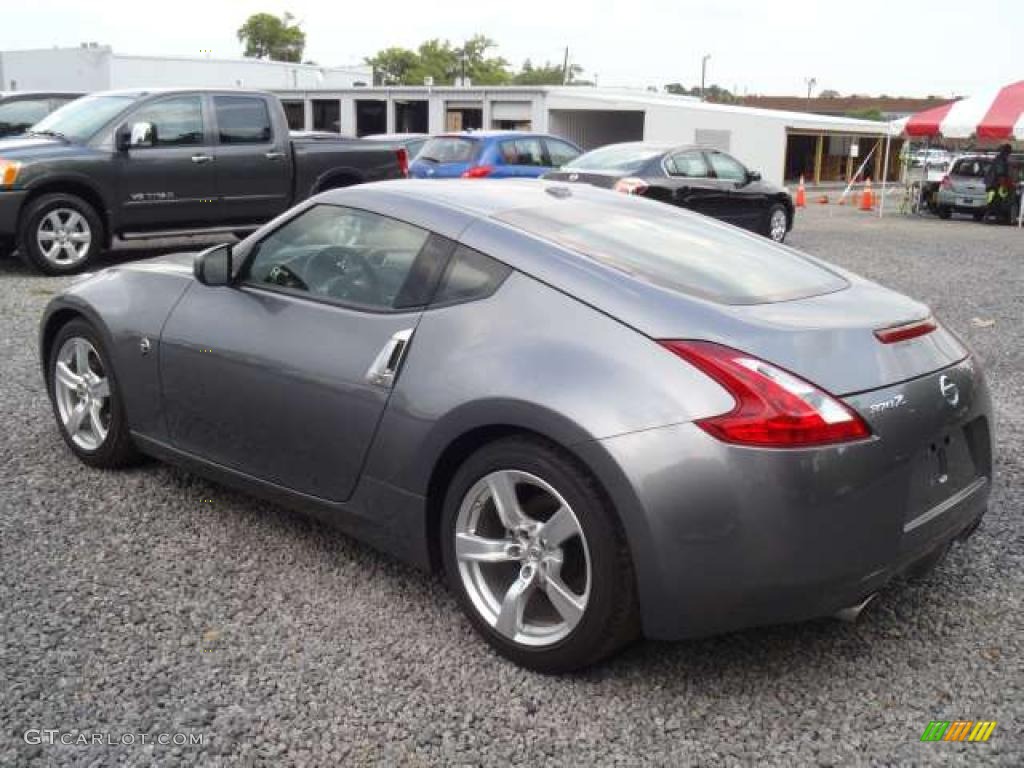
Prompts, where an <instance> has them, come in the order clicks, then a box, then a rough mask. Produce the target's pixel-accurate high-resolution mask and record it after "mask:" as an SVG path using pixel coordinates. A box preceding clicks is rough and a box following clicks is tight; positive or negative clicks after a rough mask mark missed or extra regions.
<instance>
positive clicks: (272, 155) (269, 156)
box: [263, 150, 284, 160]
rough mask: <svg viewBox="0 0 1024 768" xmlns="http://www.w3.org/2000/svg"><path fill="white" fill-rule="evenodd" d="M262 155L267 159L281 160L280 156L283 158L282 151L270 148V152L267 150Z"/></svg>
mask: <svg viewBox="0 0 1024 768" xmlns="http://www.w3.org/2000/svg"><path fill="white" fill-rule="evenodd" d="M263 156H264V157H265V158H267V160H281V159H282V158H284V152H277V151H276V150H271V151H270V152H267V153H266V154H264V155H263Z"/></svg>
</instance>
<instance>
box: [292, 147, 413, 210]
mask: <svg viewBox="0 0 1024 768" xmlns="http://www.w3.org/2000/svg"><path fill="white" fill-rule="evenodd" d="M292 156H293V160H294V165H295V187H294V188H295V199H294V200H293V201H292V202H293V203H297V202H300V201H302V200H305V199H306V198H307V197H309V196H310V195H312V194H315V193H316V192H319V191H321V190H323V189H328V188H330V187H331V186H347V184H333V185H332V180H336V181H337V180H345V181H346V182H348V183H352V182H353V181H354V182H355V183H361V182H367V181H382V180H384V179H397V178H401V175H402V173H401V169H400V167H399V164H398V153H397V149H396V148H394V147H388V146H379V145H374V144H373V143H371V142H361V141H356V140H346V139H339V140H338V141H323V140H306V139H293V140H292Z"/></svg>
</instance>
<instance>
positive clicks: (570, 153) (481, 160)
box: [409, 131, 582, 179]
mask: <svg viewBox="0 0 1024 768" xmlns="http://www.w3.org/2000/svg"><path fill="white" fill-rule="evenodd" d="M581 152H582V151H581V150H580V148H579V147H577V146H576V145H575V144H573V143H572V142H569V141H566V140H565V139H558V138H555V137H554V136H547V135H545V134H542V133H528V132H526V131H466V132H464V133H445V134H441V135H439V136H435V137H434V138H432V139H431V140H430V141H428V142H427V143H426V144H425V145H424V147H423V149H421V150H420V153H419V154H418V155H417V156H416V160H415V161H414V162H413V164H412V165H410V166H409V176H411V177H412V178H414V179H452V178H459V177H462V178H464V179H483V178H488V179H509V178H527V179H535V178H537V177H539V176H542V175H544V174H545V173H547V172H548V171H550V170H553V169H556V168H560V167H562V166H563V165H565V164H566V163H568V162H569V161H570V160H574V159H575V158H576V157H577V156H579V155H580V154H581Z"/></svg>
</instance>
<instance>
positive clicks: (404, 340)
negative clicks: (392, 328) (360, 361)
mask: <svg viewBox="0 0 1024 768" xmlns="http://www.w3.org/2000/svg"><path fill="white" fill-rule="evenodd" d="M412 332H413V329H412V328H406V329H404V330H401V331H398V332H397V333H395V334H394V335H393V336H392V337H391V338H390V339H388V343H387V344H385V345H384V347H383V349H381V351H380V352H378V353H377V357H376V358H374V360H373V364H372V365H371V366H370V369H369V370H368V371H367V372H366V380H367V381H368V382H370V383H371V384H375V385H377V386H378V387H384V388H386V389H387V388H390V387H391V385H392V384H394V383H395V376H396V375H397V373H398V369H399V368H400V367H401V365H402V360H403V358H404V357H405V352H406V350H407V349H408V348H409V340H410V339H411V338H412Z"/></svg>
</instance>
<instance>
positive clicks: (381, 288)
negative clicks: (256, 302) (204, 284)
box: [242, 205, 429, 310]
mask: <svg viewBox="0 0 1024 768" xmlns="http://www.w3.org/2000/svg"><path fill="white" fill-rule="evenodd" d="M428 235H429V233H428V232H427V231H426V230H423V229H420V228H419V227H414V226H413V225H412V224H406V223H405V222H402V221H397V220H395V219H391V218H388V217H386V216H380V215H378V214H376V213H370V212H369V211H361V210H358V209H355V208H342V207H340V206H336V205H316V206H313V207H312V208H309V209H307V210H306V211H304V212H303V213H301V214H299V215H298V216H297V217H296V218H294V219H292V220H291V221H289V222H288V223H287V224H285V225H284V226H282V227H280V228H279V229H277V230H275V231H274V232H272V233H271V234H270V235H268V236H267V237H266V238H265V239H263V240H261V241H260V242H259V243H257V244H256V245H255V249H256V250H255V253H254V255H253V256H252V257H251V258H250V260H249V262H248V264H247V265H246V267H245V271H244V273H243V277H242V279H243V280H244V281H246V282H248V283H250V284H255V285H265V286H274V287H276V288H281V289H286V290H288V291H289V292H297V293H303V294H309V295H312V296H314V297H317V298H321V299H327V300H333V301H337V302H340V303H344V304H354V305H358V306H360V307H365V308H367V309H372V310H390V309H399V308H401V307H403V306H410V305H409V304H408V303H407V301H404V300H403V297H408V296H411V295H416V294H417V291H415V290H410V288H409V287H408V286H407V285H406V284H407V282H408V281H409V280H410V278H412V279H416V278H417V276H418V274H417V273H414V270H413V265H414V264H415V262H416V257H417V255H418V254H419V252H420V250H421V249H422V248H423V245H424V243H425V242H426V241H427V237H428ZM423 301H425V298H424V299H423ZM421 303H422V301H421Z"/></svg>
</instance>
